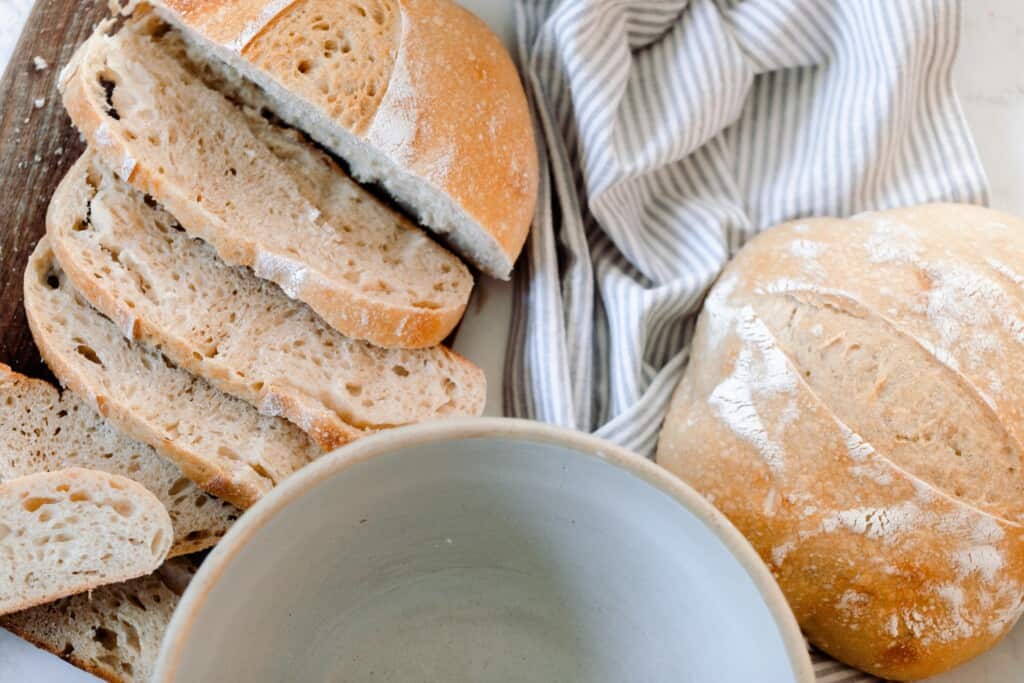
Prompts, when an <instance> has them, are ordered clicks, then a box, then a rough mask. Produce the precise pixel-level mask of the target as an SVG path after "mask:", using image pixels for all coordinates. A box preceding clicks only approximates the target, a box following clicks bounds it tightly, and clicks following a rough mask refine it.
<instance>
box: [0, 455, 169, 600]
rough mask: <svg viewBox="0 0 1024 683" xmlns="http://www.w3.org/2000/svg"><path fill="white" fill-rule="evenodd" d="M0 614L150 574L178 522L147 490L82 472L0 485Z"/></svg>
mask: <svg viewBox="0 0 1024 683" xmlns="http://www.w3.org/2000/svg"><path fill="white" fill-rule="evenodd" d="M0 520H2V521H0V557H2V560H0V614H8V613H10V612H15V611H17V610H22V609H25V608H27V607H33V606H35V605H40V604H42V603H45V602H50V601H51V600H56V599H57V598H62V597H65V596H67V595H73V594H75V593H82V592H85V591H88V590H91V589H93V588H95V587H96V586H102V585H104V584H108V583H115V582H117V581H126V580H128V579H133V578H135V577H137V576H142V575H143V574H149V573H150V572H152V571H154V570H155V569H156V568H157V567H159V566H160V564H161V563H163V561H164V559H165V558H166V557H167V551H168V550H169V549H170V547H171V518H170V517H169V516H168V515H167V510H166V509H165V508H164V506H163V504H162V503H161V502H160V501H159V500H157V498H156V496H154V495H153V494H152V493H150V492H149V490H148V489H146V488H145V487H144V486H142V485H141V484H139V483H136V482H134V481H132V480H131V479H128V478H126V477H122V476H120V475H116V474H108V473H107V472H100V471H97V470H87V469H82V468H78V467H72V468H68V469H66V470H57V471H56V472H38V473H36V474H29V475H27V476H24V477H16V478H14V479H8V480H6V481H4V482H3V483H2V484H0Z"/></svg>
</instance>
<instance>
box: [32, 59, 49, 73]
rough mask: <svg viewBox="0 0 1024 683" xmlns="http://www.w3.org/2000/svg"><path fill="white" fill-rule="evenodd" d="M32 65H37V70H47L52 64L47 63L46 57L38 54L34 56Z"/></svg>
mask: <svg viewBox="0 0 1024 683" xmlns="http://www.w3.org/2000/svg"><path fill="white" fill-rule="evenodd" d="M32 66H34V67H35V70H36V71H46V69H47V68H48V67H49V66H50V65H49V64H48V63H47V61H46V60H45V59H43V58H42V57H40V56H39V55H36V56H35V57H33V58H32Z"/></svg>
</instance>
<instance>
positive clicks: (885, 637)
mask: <svg viewBox="0 0 1024 683" xmlns="http://www.w3.org/2000/svg"><path fill="white" fill-rule="evenodd" d="M989 224H1006V225H1005V226H1004V228H1003V229H999V228H990V227H989ZM1022 225H1024V224H1021V223H1020V222H1019V221H1017V219H1013V218H1011V217H1008V216H1005V215H1002V214H998V213H996V212H991V211H988V210H985V209H979V208H976V207H959V206H926V207H917V208H914V209H907V210H902V211H893V212H883V213H880V214H876V215H872V216H864V217H859V218H857V219H855V220H852V221H837V220H834V219H817V220H813V221H800V222H796V223H792V224H787V225H785V226H780V227H778V228H774V229H772V230H770V231H767V232H766V233H764V234H763V235H762V236H760V237H758V238H757V239H756V240H754V241H753V242H752V243H751V244H750V245H749V246H748V247H746V248H744V250H743V251H742V252H741V253H740V254H739V255H738V256H737V258H736V259H735V260H734V261H733V262H732V263H731V264H730V265H729V266H728V267H727V268H726V270H725V271H724V272H723V274H722V277H721V278H720V280H719V282H718V283H717V284H716V286H715V288H714V289H713V290H712V293H711V294H710V295H709V297H708V301H707V302H706V304H705V308H704V311H703V312H702V314H701V318H700V321H699V323H698V329H697V333H696V335H695V338H694V342H693V350H692V357H693V358H694V360H693V361H692V362H691V364H690V366H689V367H688V368H687V371H686V374H685V376H684V378H683V381H682V382H681V383H680V385H679V387H678V389H677V390H676V393H675V395H674V397H673V400H672V404H671V407H670V408H669V411H668V415H667V417H666V421H665V426H664V428H663V431H662V435H661V439H660V443H659V446H658V456H657V460H658V462H659V463H660V464H662V465H663V466H665V467H667V468H668V469H669V470H671V471H673V472H674V473H676V474H677V475H679V476H680V477H682V478H683V479H684V480H685V481H687V482H688V483H690V484H691V485H693V486H694V487H695V488H696V489H697V490H699V491H701V492H702V493H703V494H704V495H706V496H707V497H708V498H709V500H711V502H713V503H714V504H715V505H716V506H717V507H718V508H719V509H721V510H722V511H723V512H724V513H725V514H726V516H727V517H729V519H730V520H731V521H732V522H733V523H734V524H735V525H736V526H737V527H738V528H739V529H740V530H741V531H742V532H743V533H744V535H745V536H746V537H747V538H748V539H749V540H750V541H751V543H752V544H753V545H754V547H755V548H756V549H757V550H758V552H759V553H760V554H761V556H762V558H763V559H764V560H765V562H766V563H767V564H769V566H770V567H771V568H772V571H773V573H774V575H775V577H776V578H777V579H778V581H779V584H780V586H781V587H782V589H783V592H784V593H785V595H786V597H787V600H788V601H789V603H790V605H791V607H792V608H793V611H794V614H795V615H796V616H797V619H798V621H799V622H800V625H801V627H802V628H803V629H804V632H805V633H806V634H807V636H808V638H809V639H810V640H811V642H813V643H814V644H815V645H817V646H818V647H820V648H821V649H823V650H824V651H826V652H828V653H829V654H831V655H833V656H834V657H836V658H837V659H840V660H842V661H844V662H847V663H849V664H851V665H853V666H856V667H857V668H860V669H863V670H865V671H868V672H870V673H873V674H875V675H878V676H881V677H884V678H893V679H898V680H907V679H918V678H924V677H927V676H930V675H934V674H936V673H940V672H942V671H945V670H947V669H949V668H952V667H954V666H956V665H958V664H960V663H962V662H964V661H966V660H967V659H970V658H971V657H974V656H976V655H977V654H979V653H981V652H983V651H985V650H986V649H988V648H990V647H992V645H993V644H994V643H996V642H998V641H999V640H1000V639H1001V638H1002V637H1003V636H1004V635H1005V634H1006V633H1007V632H1008V631H1009V629H1010V628H1011V627H1012V626H1013V624H1014V623H1015V622H1016V620H1017V618H1018V617H1019V616H1020V613H1021V609H1022V604H1024V526H1022V525H1021V523H1020V520H1021V514H1022V504H1021V502H1020V500H1019V497H1018V496H1015V495H1014V494H1013V491H1014V490H1015V487H1017V486H1018V485H1019V477H1020V476H1021V475H1020V469H1019V467H1017V466H1015V465H1013V464H1012V463H1014V462H1016V459H1017V458H1018V457H1019V454H1020V450H1019V446H1018V445H1017V444H1016V443H1015V441H1014V440H1013V439H1011V440H1006V439H1005V438H1003V437H1002V436H999V437H998V438H999V440H998V442H991V444H990V445H991V446H992V447H991V448H990V449H989V450H990V452H984V450H983V449H982V450H980V451H979V452H968V453H964V454H963V455H962V456H961V454H959V453H956V454H954V453H953V452H952V451H951V452H949V453H946V452H943V451H940V450H939V449H938V448H936V449H934V450H932V451H929V452H927V453H925V452H923V451H922V453H921V457H920V458H919V459H915V458H914V457H909V456H908V455H907V454H906V453H904V454H902V455H900V458H901V459H900V460H899V462H897V461H896V460H895V459H894V457H893V453H891V452H885V450H884V448H882V447H879V444H885V445H886V446H889V443H888V442H887V440H886V438H885V436H886V434H885V433H884V432H885V430H886V429H889V430H891V429H892V424H893V423H894V422H897V418H898V416H899V415H900V411H903V410H908V411H915V410H916V411H918V412H917V416H918V418H919V419H918V422H920V423H921V424H922V425H923V427H922V428H923V429H925V430H928V429H930V428H929V425H937V426H936V427H935V429H936V430H939V431H942V434H941V435H940V437H941V438H943V439H955V438H957V436H956V435H955V434H952V435H951V434H948V433H946V431H945V429H944V428H943V427H942V426H941V425H943V424H944V422H943V419H942V417H943V416H942V415H938V414H924V413H925V412H927V411H926V410H925V409H924V408H922V406H923V405H924V404H925V399H926V398H927V397H925V396H923V395H922V396H919V400H918V401H914V400H913V398H912V397H910V398H908V399H907V400H905V401H904V400H901V402H900V403H899V404H892V403H889V404H884V401H883V399H880V398H878V397H879V396H881V395H882V394H883V393H884V392H885V391H890V390H892V389H891V387H890V384H894V383H895V378H891V377H890V378H888V379H887V373H888V372H890V371H891V368H893V367H895V365H893V364H889V363H887V360H888V359H887V356H886V354H887V353H898V354H900V355H901V358H900V360H906V359H907V358H909V357H910V356H909V349H911V348H912V347H911V346H910V344H918V345H919V348H920V349H922V350H923V351H921V353H918V354H917V355H916V356H914V358H917V357H918V356H924V355H928V354H930V355H928V358H926V359H925V360H922V361H916V360H915V361H913V362H914V363H917V365H916V366H915V367H916V368H917V369H916V371H915V370H914V368H913V367H910V366H911V365H913V363H909V362H908V363H904V365H903V366H901V367H902V368H903V371H904V372H909V373H910V375H909V376H910V377H911V378H912V379H913V378H918V379H920V380H921V386H924V382H923V379H924V378H925V377H926V376H930V377H931V378H932V379H930V380H929V381H932V382H934V381H940V380H941V381H942V382H945V383H946V384H947V385H948V386H950V387H951V388H950V390H949V392H948V394H947V398H948V400H949V401H964V402H966V403H965V405H966V404H970V406H971V409H972V410H974V409H975V408H979V406H980V408H984V409H985V410H986V411H990V412H988V413H985V415H989V414H993V415H998V416H999V419H1000V420H1002V424H1003V426H1004V427H1005V428H1006V429H1007V430H1012V429H1013V427H1012V425H1011V422H1012V421H1014V420H1015V416H1016V415H1017V414H1018V413H1016V412H1015V411H1016V410H1017V409H1018V407H1019V405H1020V404H1019V403H1018V402H1019V401H1020V398H1021V396H1022V395H1021V390H1020V388H1019V386H1017V383H1016V382H1011V381H1012V380H1013V378H1015V377H1017V376H1019V372H1020V368H1019V364H1020V363H1024V357H1022V354H1020V352H1019V351H1018V350H1017V346H1016V345H1017V344H1018V343H1019V341H1018V340H1017V339H1016V335H1015V334H1014V331H1015V330H1016V329H1017V328H1016V326H1015V324H1013V322H1012V318H1013V315H1014V314H1013V313H1012V311H1014V310H1016V311H1024V296H1021V293H1018V292H1016V291H1014V290H1013V288H1014V287H1018V286H1020V284H1021V283H1022V282H1024V279H1019V278H1018V279H1019V281H1015V280H1014V277H1013V274H1012V272H1011V271H1009V270H1007V269H1004V268H1001V267H1000V266H999V265H998V263H997V262H996V261H997V258H996V256H995V255H997V254H1001V255H1004V256H1003V257H1005V258H1008V259H1010V260H1011V262H1015V263H1019V262H1020V260H1021V257H1024V241H1022V240H1021V239H1020V237H1019V236H1020V234H1022V232H1021V230H1020V227H1021V226H1022ZM1007 226H1008V227H1007ZM993 269H995V270H993ZM1000 275H1002V276H1005V277H1007V278H1009V279H1008V280H1007V282H1005V283H1004V284H1003V286H1002V287H1001V288H1002V290H1003V293H1004V294H1005V297H1003V296H1002V295H1000V294H999V293H998V292H997V290H998V289H1000V288H992V287H989V284H991V282H992V280H993V278H997V277H999V276H1000ZM986 283H988V284H986ZM958 288H959V289H963V292H964V298H963V299H962V300H959V299H956V298H955V295H956V293H957V292H956V290H958ZM978 292H984V296H985V297H987V299H988V306H989V307H990V308H993V309H995V308H997V307H999V306H1002V307H1004V308H1005V310H1000V311H999V312H1000V314H1004V313H1005V314H1006V316H1007V317H1006V319H1005V320H1000V319H998V317H997V316H993V317H991V318H990V317H989V316H988V314H987V313H986V314H985V315H980V314H979V313H978V311H977V309H975V308H972V303H971V302H972V300H973V297H974V295H975V294H977V293H978ZM780 297H781V298H783V299H787V300H788V301H789V302H790V304H791V305H790V307H789V308H786V307H782V308H779V307H778V306H777V302H778V301H779V300H780ZM808 301H810V302H816V304H817V306H819V307H820V308H819V309H816V308H815V307H813V306H812V307H809V308H807V309H806V310H805V311H803V312H799V311H797V309H798V308H799V306H797V305H795V304H793V302H808ZM773 302H775V303H773ZM851 302H856V303H857V304H858V305H860V306H861V309H860V310H857V307H856V306H854V305H853V304H852V303H851ZM975 303H979V302H975ZM773 306H775V307H774V308H773ZM790 310H792V311H793V314H792V315H789V316H787V315H780V311H782V313H783V314H784V313H786V312H788V311H790ZM816 311H817V312H816ZM822 311H826V312H828V313H829V314H831V313H834V312H836V311H840V312H842V313H844V314H846V315H850V316H853V317H854V318H856V320H857V321H858V324H857V325H854V324H853V322H850V327H849V329H848V330H843V329H838V331H837V328H836V327H835V326H833V328H832V329H831V330H830V328H829V323H828V322H827V321H828V320H829V319H828V318H827V317H826V313H825V312H822ZM958 314H964V315H966V316H967V317H968V318H971V320H972V321H973V329H968V327H969V326H967V325H961V326H960V327H955V326H954V325H953V323H954V321H955V320H954V319H955V318H956V316H957V315H958ZM882 320H885V321H886V322H885V324H883V323H882V322H880V321H882ZM823 321H825V324H824V325H822V322H823ZM1008 321H1009V322H1008ZM861 323H863V324H861ZM872 325H874V328H872V329H874V330H875V331H874V332H865V331H864V330H866V329H868V328H870V326H872ZM794 328H795V329H797V330H798V331H800V332H801V334H793V333H792V332H791V330H792V329H794ZM1004 328H1005V329H1004ZM851 330H859V331H858V332H857V333H855V334H854V333H852V332H851ZM953 331H956V333H957V335H962V336H956V335H953ZM805 333H806V334H805ZM975 334H979V335H981V336H982V337H984V340H983V341H984V344H982V345H981V346H980V347H977V348H974V347H973V346H972V341H973V335H975ZM847 337H849V338H847ZM808 339H810V340H812V341H811V342H806V340H808ZM794 340H805V342H804V343H806V344H807V348H808V349H809V351H807V352H806V353H805V351H804V349H799V350H798V349H795V348H794V347H793V346H792V344H793V343H794ZM787 344H789V345H790V346H787ZM862 348H869V349H873V350H877V351H873V355H871V354H869V356H870V358H871V359H872V361H873V363H874V365H871V366H869V367H872V368H875V369H874V370H872V373H873V374H870V375H868V380H867V382H866V383H864V386H867V387H869V388H870V387H871V386H872V384H873V385H874V389H875V391H874V392H873V393H871V394H870V396H871V398H870V401H871V402H870V403H869V404H868V405H871V406H875V410H876V411H877V410H879V409H878V406H882V405H888V406H889V408H890V410H889V412H886V413H885V414H878V415H876V417H875V418H873V419H875V420H877V421H878V423H879V424H878V425H874V424H870V423H868V422H867V420H868V418H865V417H864V415H863V414H860V415H858V416H856V419H857V420H858V421H860V423H861V424H860V425H858V424H847V423H845V422H843V419H842V417H843V416H842V415H838V414H837V413H836V411H835V410H834V409H833V405H830V404H829V403H828V402H826V401H825V400H823V397H825V396H827V395H828V393H827V392H822V391H820V389H821V387H822V384H817V386H818V387H819V391H818V392H816V391H815V390H814V389H812V386H814V385H815V383H816V382H819V380H817V373H819V372H821V371H823V370H826V369H831V368H837V369H836V370H835V371H836V372H844V371H845V372H862V371H863V370H861V369H859V366H853V365H852V362H853V361H852V358H854V357H855V354H856V353H858V352H859V351H860V350H861V349H862ZM893 349H895V351H893ZM798 351H799V353H804V356H803V357H804V358H805V362H804V364H800V363H797V362H796V361H795V358H796V357H797V354H798ZM925 351H927V353H925ZM826 353H834V354H837V355H836V356H835V359H836V360H835V364H834V365H828V364H826V363H825V362H823V360H822V359H824V358H825V354H826ZM989 353H992V354H994V355H993V356H991V358H990V357H988V356H986V354H989ZM996 359H999V362H998V363H996V362H995V360H996ZM855 368H856V369H855ZM907 368H909V370H907ZM843 369H845V370H843ZM990 371H994V374H991V373H990ZM876 375H877V377H876ZM829 377H831V376H828V377H826V378H825V379H823V380H820V382H824V383H825V386H826V387H828V386H829V385H830V384H831V385H833V386H835V385H838V383H839V381H840V378H839V377H838V375H837V376H836V377H834V378H829ZM936 378H937V379H936ZM996 380H1005V381H1003V382H1000V381H996ZM1011 383H1013V384H1014V386H1012V387H1011V386H1010V385H1011ZM954 384H957V385H959V384H964V385H965V386H967V385H970V387H971V388H972V389H973V392H974V393H971V392H967V391H964V390H961V389H957V391H959V393H954V391H953V389H952V385H954ZM927 386H928V387H931V385H930V384H929V385H927ZM922 391H924V390H923V389H922ZM929 391H934V388H929ZM865 400H868V399H865ZM848 409H849V407H847V410H848ZM952 409H953V407H952V406H949V407H947V410H952ZM986 420H987V418H986ZM983 421H984V420H981V419H979V420H978V422H979V423H981V422H983ZM1018 421H1019V420H1018ZM973 426H974V425H969V426H965V428H964V431H966V430H968V429H970V428H971V427H973ZM858 429H861V430H862V431H863V432H864V433H867V432H868V431H871V430H874V432H875V433H876V434H878V435H879V438H878V440H877V442H871V441H870V440H868V439H865V438H862V435H861V432H859V431H858ZM986 433H987V434H993V433H996V432H994V431H992V430H989V431H988V432H986ZM895 437H896V438H894V439H893V441H898V440H899V439H906V438H908V437H906V435H902V434H896V435H895ZM924 450H925V451H927V449H924ZM1015 454H1016V455H1015ZM924 456H927V457H924ZM972 458H973V459H972ZM969 463H974V464H973V465H970V466H968V465H969ZM1007 463H1009V465H1007ZM943 464H945V467H946V469H945V470H943V469H942V467H941V466H942V465H943ZM1007 466H1009V467H1010V469H1009V470H1006V469H1004V468H1005V467H1007ZM972 468H973V469H972ZM1002 480H1006V481H1005V482H1004V481H1002ZM953 482H958V483H956V484H954V483H953Z"/></svg>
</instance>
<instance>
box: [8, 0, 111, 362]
mask: <svg viewBox="0 0 1024 683" xmlns="http://www.w3.org/2000/svg"><path fill="white" fill-rule="evenodd" d="M106 14H107V9H106V4H105V3H104V2H100V1H97V0H36V3H35V7H34V8H33V10H32V14H31V15H30V16H29V18H28V21H27V22H26V24H25V29H24V31H23V32H22V34H21V38H20V39H19V40H18V45H17V47H16V48H15V50H14V54H13V55H12V56H11V61H10V62H9V63H8V65H7V71H6V72H4V76H3V80H2V81H0V362H3V363H6V364H8V365H10V366H11V367H12V368H14V369H15V370H17V371H19V372H23V373H25V374H27V375H32V376H35V377H45V378H52V375H50V373H49V372H48V371H47V370H46V368H45V366H43V363H42V361H41V360H40V358H39V352H38V351H37V350H36V347H35V344H34V343H33V342H32V335H31V334H30V333H29V330H28V324H27V323H26V322H25V311H24V307H23V306H22V296H21V279H22V274H23V272H24V270H25V262H26V261H27V260H28V256H29V254H31V253H32V249H33V248H34V247H35V245H36V242H37V241H39V238H40V237H41V236H42V234H43V232H44V231H45V221H46V207H47V205H48V204H49V202H50V196H51V195H52V194H53V191H54V189H55V188H56V187H57V183H58V182H60V179H61V177H62V176H63V175H64V172H65V171H67V169H68V167H70V166H71V164H72V163H73V162H74V160H75V159H76V158H78V155H79V154H81V152H82V149H83V147H84V145H83V143H82V142H81V141H80V140H79V137H78V133H77V132H76V131H75V130H74V128H72V126H71V121H70V119H68V116H67V114H66V113H64V108H63V106H62V105H61V103H60V95H59V94H58V92H57V75H58V74H59V73H60V69H61V67H63V66H64V64H66V63H67V61H68V59H69V58H70V57H71V53H72V52H73V51H74V49H75V47H77V46H78V45H79V44H80V43H81V42H82V41H84V40H85V39H86V37H87V36H88V35H89V33H90V32H92V29H93V27H94V26H95V25H96V23H97V22H98V21H99V20H100V19H101V18H102V17H103V16H105V15H106ZM34 57H41V58H42V59H44V60H45V61H46V63H47V65H48V66H47V68H45V69H42V70H37V69H36V67H35V65H34V63H33V58H34Z"/></svg>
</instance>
